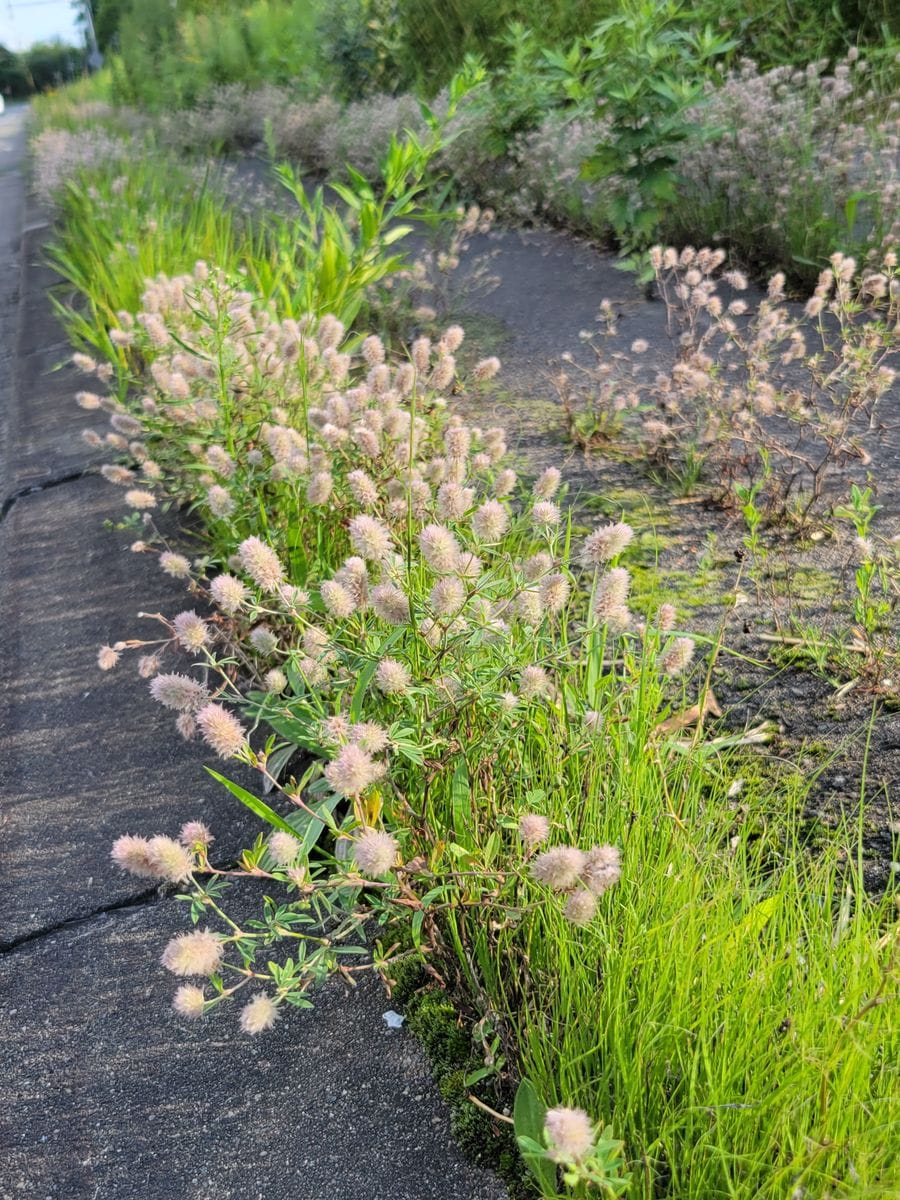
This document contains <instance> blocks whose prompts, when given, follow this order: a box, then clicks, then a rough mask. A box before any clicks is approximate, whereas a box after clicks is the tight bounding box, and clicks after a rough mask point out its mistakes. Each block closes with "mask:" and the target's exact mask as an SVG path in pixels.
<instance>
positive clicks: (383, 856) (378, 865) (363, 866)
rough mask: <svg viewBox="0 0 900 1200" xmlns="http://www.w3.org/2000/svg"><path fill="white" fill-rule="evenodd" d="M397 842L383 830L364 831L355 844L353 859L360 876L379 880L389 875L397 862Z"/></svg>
mask: <svg viewBox="0 0 900 1200" xmlns="http://www.w3.org/2000/svg"><path fill="white" fill-rule="evenodd" d="M398 849H399V847H398V846H397V842H396V840H395V839H394V838H393V837H391V835H390V834H389V833H385V832H384V831H383V830H381V829H363V830H362V832H361V833H360V834H359V836H358V837H357V839H356V841H355V842H354V843H353V859H354V861H355V863H356V866H357V870H358V871H359V873H360V875H365V876H366V877H367V878H371V879H377V878H379V877H380V876H382V875H387V873H388V871H390V870H391V869H392V868H393V866H394V864H395V863H396V861H397V851H398Z"/></svg>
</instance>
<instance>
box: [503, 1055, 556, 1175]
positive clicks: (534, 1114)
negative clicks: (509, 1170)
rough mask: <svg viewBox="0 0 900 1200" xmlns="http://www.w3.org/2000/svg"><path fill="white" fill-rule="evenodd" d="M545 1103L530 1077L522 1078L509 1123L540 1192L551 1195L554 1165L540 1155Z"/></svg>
mask: <svg viewBox="0 0 900 1200" xmlns="http://www.w3.org/2000/svg"><path fill="white" fill-rule="evenodd" d="M546 1116H547V1106H546V1104H544V1102H543V1100H541V1098H540V1096H539V1095H538V1093H537V1089H536V1088H535V1086H534V1084H533V1083H532V1082H531V1080H530V1079H523V1080H522V1082H521V1083H520V1084H519V1086H518V1088H517V1090H516V1099H515V1102H514V1104H513V1127H514V1129H515V1133H516V1141H517V1142H518V1144H519V1149H520V1151H521V1153H522V1157H523V1158H524V1159H525V1162H526V1164H527V1166H528V1169H529V1170H530V1171H531V1173H532V1175H533V1176H534V1177H535V1179H536V1180H537V1182H538V1186H539V1187H540V1189H541V1195H542V1196H545V1197H555V1196H556V1195H557V1194H558V1193H557V1187H556V1167H555V1166H554V1165H553V1163H552V1162H550V1160H549V1159H548V1158H546V1157H545V1155H544V1150H543V1136H544V1119H545V1117H546Z"/></svg>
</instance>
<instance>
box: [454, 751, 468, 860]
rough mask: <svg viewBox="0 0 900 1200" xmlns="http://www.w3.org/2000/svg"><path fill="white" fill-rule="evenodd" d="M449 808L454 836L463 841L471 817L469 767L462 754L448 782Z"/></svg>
mask: <svg viewBox="0 0 900 1200" xmlns="http://www.w3.org/2000/svg"><path fill="white" fill-rule="evenodd" d="M450 807H451V810H452V812H453V828H454V830H455V832H456V836H457V837H458V838H459V839H460V840H461V841H464V840H465V835H466V833H467V832H468V829H469V824H470V821H471V817H472V806H471V791H470V788H469V767H468V764H467V763H466V756H465V755H464V754H460V755H458V757H457V759H456V766H455V767H454V768H453V778H452V780H451V781H450Z"/></svg>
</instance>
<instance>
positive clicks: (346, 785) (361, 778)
mask: <svg viewBox="0 0 900 1200" xmlns="http://www.w3.org/2000/svg"><path fill="white" fill-rule="evenodd" d="M383 773H384V769H383V767H382V766H381V765H380V764H379V763H377V762H375V761H374V759H373V758H372V757H371V756H370V755H368V754H366V752H365V750H363V749H362V747H361V746H354V745H352V744H351V745H348V746H344V747H343V748H342V749H341V751H340V753H339V754H338V756H337V757H336V758H335V759H334V760H333V761H332V762H330V763H329V764H328V766H327V767H326V768H325V770H324V775H325V778H326V779H327V780H328V782H329V784H330V785H331V787H332V789H333V790H334V791H335V792H337V794H338V795H339V796H349V797H353V796H359V795H361V794H362V793H363V792H364V791H365V790H366V788H368V787H371V785H372V784H373V783H375V781H376V780H377V779H380V778H381V776H382V774H383Z"/></svg>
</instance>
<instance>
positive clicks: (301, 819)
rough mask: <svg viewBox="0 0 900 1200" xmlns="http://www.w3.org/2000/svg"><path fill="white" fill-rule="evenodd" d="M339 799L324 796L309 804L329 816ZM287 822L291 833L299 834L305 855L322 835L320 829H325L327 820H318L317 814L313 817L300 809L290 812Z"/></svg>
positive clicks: (317, 811)
mask: <svg viewBox="0 0 900 1200" xmlns="http://www.w3.org/2000/svg"><path fill="white" fill-rule="evenodd" d="M340 799H341V798H340V796H326V798H325V799H324V800H320V801H319V802H318V803H317V804H315V805H310V807H311V808H313V810H314V811H315V812H316V813H323V814H327V815H328V816H329V817H330V816H332V815H333V813H334V810H335V809H336V808H337V806H338V804H339V803H340ZM287 824H288V827H289V828H290V831H291V833H293V834H294V835H295V836H297V835H299V838H300V848H301V851H302V853H303V854H304V855H306V854H309V852H310V851H311V850H312V848H313V847H314V846H315V845H316V843H317V842H318V840H319V838H320V837H321V836H322V831H323V830H324V829H325V826H326V824H327V822H326V821H325V820H324V819H321V820H320V819H319V817H318V816H315V817H314V816H312V815H311V814H310V813H308V812H305V811H304V810H302V809H300V810H299V811H298V812H295V813H291V815H290V816H289V817H288V819H287Z"/></svg>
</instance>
